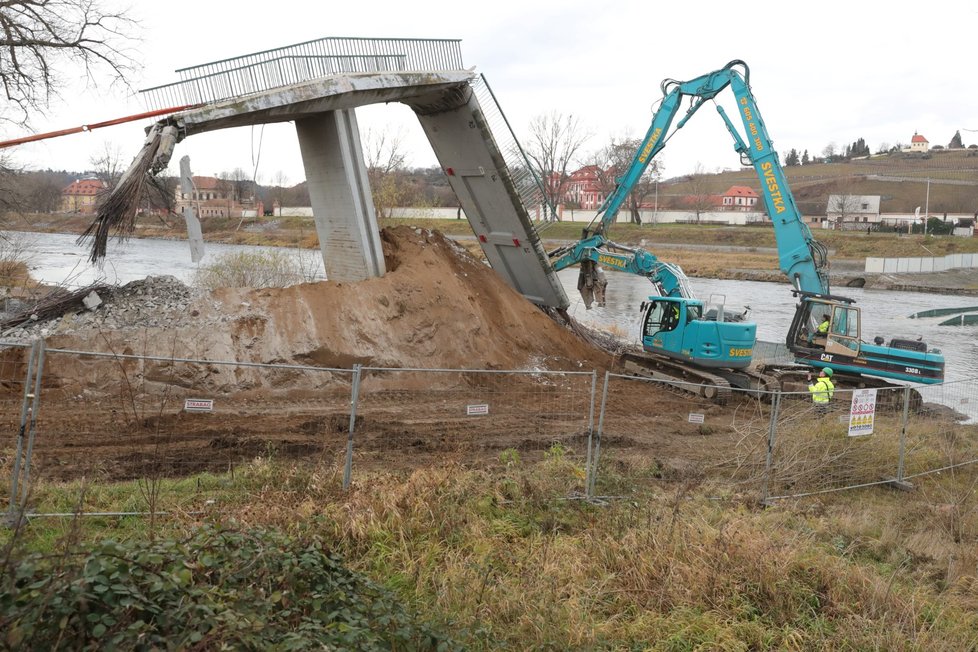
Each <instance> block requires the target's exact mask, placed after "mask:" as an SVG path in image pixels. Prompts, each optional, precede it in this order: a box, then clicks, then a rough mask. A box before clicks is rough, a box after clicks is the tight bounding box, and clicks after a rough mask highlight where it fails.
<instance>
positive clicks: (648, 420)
mask: <svg viewBox="0 0 978 652" xmlns="http://www.w3.org/2000/svg"><path fill="white" fill-rule="evenodd" d="M607 383H608V386H607V393H606V395H605V396H603V400H602V402H601V404H600V412H599V426H598V433H597V437H598V443H597V444H596V445H595V448H596V449H597V450H598V453H599V455H598V460H597V464H596V466H595V467H594V469H595V470H594V472H593V476H594V479H595V487H594V491H595V492H596V493H597V494H598V495H601V494H605V493H607V492H608V491H614V488H613V478H612V476H613V470H614V469H615V468H616V467H622V466H624V467H627V468H632V469H633V470H636V469H637V470H645V471H647V472H648V473H649V474H651V475H652V476H653V477H661V478H667V479H673V480H680V481H683V482H690V483H700V482H706V483H711V484H717V485H724V486H732V487H734V488H736V489H738V490H748V491H759V488H760V486H761V483H762V481H763V477H764V466H765V454H766V449H767V436H768V425H769V423H770V415H771V397H770V395H764V394H758V393H756V392H742V391H738V390H732V391H731V392H730V396H729V397H728V398H727V399H726V402H725V403H724V404H722V405H721V404H718V403H716V402H715V401H712V400H710V399H707V398H703V397H701V396H698V395H696V393H697V388H698V387H699V386H697V385H694V384H689V385H688V386H686V387H687V389H689V390H691V391H684V390H683V389H681V388H678V387H675V386H672V385H669V384H667V383H664V382H662V381H659V380H653V379H648V378H637V377H633V376H623V375H618V374H608V376H607Z"/></svg>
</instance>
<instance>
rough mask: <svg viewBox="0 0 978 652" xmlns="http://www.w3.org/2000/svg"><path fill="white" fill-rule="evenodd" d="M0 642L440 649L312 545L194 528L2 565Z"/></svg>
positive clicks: (391, 601)
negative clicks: (182, 535) (185, 536)
mask: <svg viewBox="0 0 978 652" xmlns="http://www.w3.org/2000/svg"><path fill="white" fill-rule="evenodd" d="M3 571H4V572H3V578H2V581H3V587H2V589H0V632H2V634H0V646H2V647H4V648H5V649H36V650H57V649H72V650H157V649H160V650H164V649H171V650H174V649H181V650H182V649H198V650H210V649H251V650H307V649H331V650H332V649H342V650H390V649H397V650H448V649H456V648H457V645H456V644H454V643H452V642H451V641H449V640H448V639H446V638H444V637H441V636H439V635H437V634H435V633H434V632H433V631H432V630H431V629H430V628H429V627H427V626H425V625H423V624H418V623H416V622H414V620H413V619H412V617H411V616H409V615H408V614H407V612H406V611H405V609H404V607H403V606H402V605H401V604H399V603H398V601H397V600H396V598H394V597H393V596H392V594H391V593H390V592H388V591H387V590H386V589H384V588H382V587H381V586H379V585H377V584H375V583H373V582H371V581H370V580H368V579H366V578H364V577H363V576H360V575H358V574H356V573H353V572H351V571H350V570H348V569H346V568H345V567H344V566H343V564H342V563H341V561H340V559H339V558H338V557H337V556H336V555H334V554H331V553H330V552H328V551H326V550H324V549H323V548H322V545H321V544H320V543H319V542H318V541H317V540H316V539H307V540H305V541H301V540H297V539H289V538H287V537H285V536H283V535H282V534H279V533H276V532H273V531H264V530H258V531H252V532H233V531H226V530H218V529H215V528H210V527H208V528H204V529H202V530H200V531H198V532H197V533H196V534H195V535H194V536H192V537H191V538H190V539H189V540H183V541H176V540H161V541H156V542H148V541H142V540H135V541H129V542H126V543H120V542H116V541H105V542H103V543H101V544H99V545H97V546H95V547H94V548H92V549H86V550H81V549H75V550H71V551H70V552H67V553H65V554H61V555H57V556H51V555H40V554H31V555H28V556H25V557H23V558H21V559H19V560H10V561H8V562H7V564H6V566H5V567H4V568H3Z"/></svg>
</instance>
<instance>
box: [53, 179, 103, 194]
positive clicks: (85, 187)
mask: <svg viewBox="0 0 978 652" xmlns="http://www.w3.org/2000/svg"><path fill="white" fill-rule="evenodd" d="M103 190H105V184H104V183H102V181H101V180H100V179H79V180H78V181H75V182H74V183H72V184H71V185H70V186H68V187H67V188H65V189H64V190H62V191H61V194H62V195H97V194H99V193H100V192H102V191H103Z"/></svg>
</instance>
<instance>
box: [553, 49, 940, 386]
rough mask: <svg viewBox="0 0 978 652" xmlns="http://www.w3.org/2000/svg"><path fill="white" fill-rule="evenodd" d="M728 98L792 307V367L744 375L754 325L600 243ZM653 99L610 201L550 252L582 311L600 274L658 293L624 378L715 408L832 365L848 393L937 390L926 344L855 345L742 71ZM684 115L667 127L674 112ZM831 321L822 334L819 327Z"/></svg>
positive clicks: (667, 266) (648, 260)
mask: <svg viewBox="0 0 978 652" xmlns="http://www.w3.org/2000/svg"><path fill="white" fill-rule="evenodd" d="M728 87H729V88H730V90H731V91H732V92H733V95H734V97H735V99H736V105H737V111H738V113H739V116H740V122H741V123H742V126H743V131H741V130H740V129H738V128H737V127H735V126H734V123H733V121H732V120H731V119H730V117H729V116H728V115H727V113H726V111H725V110H724V108H723V107H722V106H720V105H719V104H717V105H716V109H717V112H718V113H719V114H720V117H721V118H722V119H723V122H724V124H725V125H726V127H727V130H728V131H729V133H730V135H731V137H732V138H733V141H734V149H735V151H737V153H738V154H740V158H741V163H742V165H744V166H752V167H753V168H754V170H755V172H756V173H757V175H758V178H759V179H760V186H761V196H762V198H763V201H764V206H765V208H766V209H767V214H768V216H769V217H770V218H771V223H772V225H773V227H774V233H775V238H776V241H777V250H778V262H779V266H780V269H781V271H782V272H783V273H784V274H785V275H786V276H787V277H788V279H789V281H790V282H791V285H792V290H791V292H792V294H793V295H794V297H795V298H796V300H797V305H796V310H795V315H794V318H793V319H792V322H791V326H790V327H789V329H788V334H787V337H786V344H787V347H788V349H789V350H790V351H791V353H792V355H793V357H794V360H795V363H796V364H795V365H781V366H777V365H752V358H753V349H754V345H755V342H756V331H757V327H756V324H754V323H752V322H748V321H746V320H742V319H738V317H739V316H737V315H734V314H732V313H730V312H729V311H726V310H724V309H723V308H722V307H720V308H719V309H713V310H710V309H707V308H708V307H707V306H705V305H704V303H703V302H702V301H701V300H699V299H697V298H696V297H695V296H694V295H693V292H692V290H691V288H690V285H689V282H688V279H687V278H686V276H685V274H684V273H683V271H682V269H681V268H680V267H679V266H678V265H674V264H671V263H668V262H665V261H662V260H659V258H658V257H656V256H655V255H654V254H652V253H650V252H648V251H645V250H643V249H641V248H633V247H627V246H624V245H621V244H617V243H615V242H613V241H611V240H609V239H608V230H609V227H610V226H611V225H612V224H613V223H614V222H615V219H616V217H617V215H618V212H619V210H620V209H621V207H622V206H623V205H624V203H625V201H626V199H627V198H628V196H629V193H631V192H632V191H633V190H634V188H635V186H636V184H637V183H638V182H639V181H640V180H641V178H642V175H643V174H644V173H645V171H646V170H647V169H648V167H649V165H650V163H651V162H652V160H653V159H654V158H655V156H656V155H657V154H658V153H659V152H660V151H662V149H663V148H664V147H665V145H666V143H667V142H668V140H669V138H671V137H672V135H673V134H675V132H676V131H678V130H679V129H681V128H682V127H683V126H684V125H685V124H686V122H687V121H688V120H689V119H690V118H691V117H692V116H693V115H694V114H695V113H696V112H697V111H698V110H699V109H700V108H701V107H702V106H703V105H704V104H705V103H707V102H709V101H712V100H714V98H715V97H716V96H717V95H718V94H719V93H721V92H722V91H724V90H725V89H727V88H728ZM660 88H661V90H662V95H663V97H662V100H661V104H660V106H659V108H658V110H657V111H656V112H655V114H654V116H653V118H652V123H651V125H650V126H649V129H648V132H647V133H646V135H645V138H644V139H643V140H642V142H641V143H640V145H639V147H638V149H637V151H636V153H635V155H634V158H633V159H632V161H631V163H630V165H629V167H628V169H627V170H626V171H625V173H624V174H623V175H622V176H621V177H620V178H619V179H618V180H617V184H616V187H615V189H614V191H613V192H612V193H611V194H609V195H608V197H607V198H606V199H605V201H604V202H603V204H602V205H601V207H600V208H599V210H598V212H597V214H596V216H595V218H594V220H592V222H591V223H590V224H589V225H588V226H587V227H586V228H585V229H584V230H583V232H582V236H581V239H580V240H579V241H578V242H576V243H573V244H571V245H567V246H563V247H560V248H557V249H555V250H553V251H551V252H548V255H549V258H550V262H551V265H552V266H553V268H554V269H555V270H557V271H559V270H561V269H564V268H566V267H570V266H573V265H578V266H579V267H580V274H579V277H578V289H579V290H580V291H581V293H582V295H583V297H584V299H585V302H589V301H591V300H593V297H594V291H595V288H596V287H600V285H601V284H602V280H603V279H602V275H603V273H602V271H601V266H604V267H607V268H608V269H613V270H616V271H622V272H626V273H631V274H638V275H641V276H644V277H646V278H648V279H649V281H651V283H652V284H653V287H654V288H655V292H656V294H655V295H653V296H650V297H649V299H648V301H647V302H643V304H642V306H641V308H640V310H641V313H642V322H641V337H642V348H643V353H628V354H626V355H625V356H624V359H623V363H624V366H625V368H626V369H627V370H628V371H630V372H632V373H636V374H639V375H647V376H651V377H656V378H664V379H667V380H673V381H686V382H689V383H691V384H697V385H699V386H700V387H701V389H700V390H699V391H700V393H701V394H703V395H704V396H706V397H708V398H722V397H723V396H724V395H726V394H729V391H730V387H731V386H734V387H739V388H744V389H765V390H770V389H775V388H777V387H779V386H781V385H782V384H783V383H784V382H785V380H789V379H792V378H795V379H802V378H804V374H805V372H806V371H808V370H810V369H811V368H813V367H815V368H821V367H825V366H831V367H832V369H833V370H834V372H835V374H836V376H835V377H836V378H838V379H839V380H842V381H843V382H844V383H846V385H847V386H850V387H884V386H889V385H890V383H889V382H887V380H888V379H889V380H897V381H905V382H907V381H909V382H914V383H939V382H941V381H943V379H944V357H943V356H942V355H941V353H940V352H939V351H937V350H932V349H928V347H927V345H926V344H925V343H923V342H920V341H917V340H911V339H899V338H897V339H894V340H891V341H890V343H889V344H885V343H883V342H881V341H880V338H877V339H876V342H875V343H874V344H868V343H865V342H863V341H862V340H861V337H860V336H861V320H860V318H861V313H860V309H859V308H858V307H856V305H855V301H854V300H852V299H850V298H847V297H843V296H838V295H834V294H832V293H831V291H830V286H829V264H828V255H827V250H826V248H825V246H824V245H823V244H822V243H820V242H818V241H817V240H816V239H815V238H814V237H813V236H812V233H811V231H810V229H809V228H808V226H807V225H806V224H805V223H804V220H803V219H802V215H801V213H800V212H799V211H798V208H797V206H796V204H795V200H794V197H793V196H792V194H791V189H790V188H789V186H788V182H787V178H786V176H785V174H784V170H783V169H782V167H781V163H780V162H779V160H778V155H777V152H776V151H775V150H774V148H773V143H772V142H771V139H770V136H769V135H768V131H767V128H766V126H765V125H764V121H763V120H762V118H761V114H760V111H759V110H758V108H757V104H756V102H755V101H754V96H753V94H752V92H751V88H750V69H749V68H748V66H747V64H746V63H744V62H743V61H740V60H734V61H731V62H730V63H728V64H727V65H726V66H724V67H723V68H721V69H719V70H715V71H713V72H711V73H709V74H706V75H702V76H700V77H696V78H695V79H691V80H689V81H677V80H674V79H666V80H665V81H663V82H662V85H661V87H660ZM687 98H688V99H689V106H688V108H687V109H686V112H685V114H684V115H683V116H682V118H681V119H680V120H679V121H678V122H677V123H676V124H675V125H673V122H674V121H675V119H676V117H677V116H678V115H679V113H680V111H681V108H682V105H683V102H684V100H686V99H687ZM826 316H827V317H828V318H829V326H828V329H827V330H825V331H824V332H821V331H820V330H819V329H818V325H819V324H820V323H821V322H822V321H823V318H824V317H826Z"/></svg>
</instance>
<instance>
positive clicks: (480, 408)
mask: <svg viewBox="0 0 978 652" xmlns="http://www.w3.org/2000/svg"><path fill="white" fill-rule="evenodd" d="M465 414H467V415H469V416H472V415H473V414H489V404H488V403H482V404H480V405H466V406H465Z"/></svg>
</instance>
